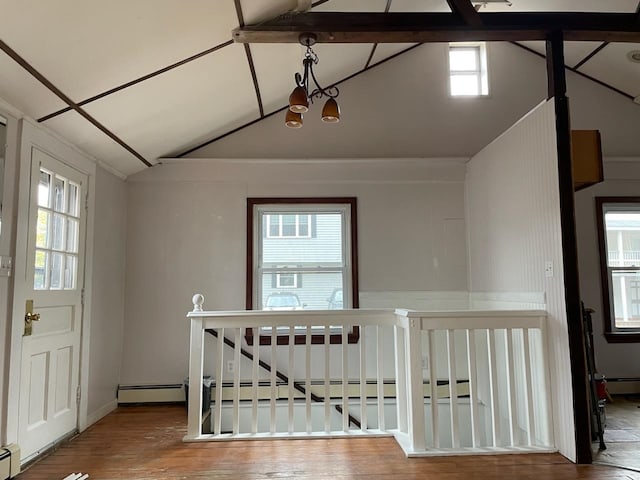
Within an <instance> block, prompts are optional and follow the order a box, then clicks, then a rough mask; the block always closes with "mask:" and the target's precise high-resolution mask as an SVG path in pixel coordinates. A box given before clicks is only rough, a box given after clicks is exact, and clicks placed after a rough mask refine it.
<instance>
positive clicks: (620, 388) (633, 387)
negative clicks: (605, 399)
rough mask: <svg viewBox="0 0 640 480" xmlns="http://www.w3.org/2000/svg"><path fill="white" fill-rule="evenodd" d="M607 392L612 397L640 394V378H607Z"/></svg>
mask: <svg viewBox="0 0 640 480" xmlns="http://www.w3.org/2000/svg"><path fill="white" fill-rule="evenodd" d="M606 380H607V391H608V392H609V393H610V394H611V395H625V394H633V393H640V378H638V379H626V378H621V379H616V378H607V379H606Z"/></svg>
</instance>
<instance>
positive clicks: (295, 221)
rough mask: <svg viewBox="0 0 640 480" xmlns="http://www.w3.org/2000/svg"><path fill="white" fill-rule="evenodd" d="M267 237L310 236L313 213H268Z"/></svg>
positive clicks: (266, 218)
mask: <svg viewBox="0 0 640 480" xmlns="http://www.w3.org/2000/svg"><path fill="white" fill-rule="evenodd" d="M264 217H265V223H266V225H267V229H266V235H267V238H286V237H289V238H309V237H310V236H311V215H308V214H306V215H296V214H286V213H285V214H267V215H265V216H264Z"/></svg>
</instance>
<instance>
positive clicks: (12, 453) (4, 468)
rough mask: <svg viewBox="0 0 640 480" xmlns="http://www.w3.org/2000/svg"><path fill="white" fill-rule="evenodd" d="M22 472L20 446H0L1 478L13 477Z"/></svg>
mask: <svg viewBox="0 0 640 480" xmlns="http://www.w3.org/2000/svg"><path fill="white" fill-rule="evenodd" d="M19 473H20V448H18V446H17V445H15V444H11V445H7V446H6V447H2V448H0V480H7V479H8V478H13V477H15V476H16V475H18V474H19Z"/></svg>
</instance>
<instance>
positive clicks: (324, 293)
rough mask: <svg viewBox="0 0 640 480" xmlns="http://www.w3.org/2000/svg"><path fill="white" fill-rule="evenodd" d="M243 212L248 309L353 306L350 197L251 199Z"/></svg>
mask: <svg viewBox="0 0 640 480" xmlns="http://www.w3.org/2000/svg"><path fill="white" fill-rule="evenodd" d="M247 213H248V215H250V221H249V222H248V225H250V230H251V231H250V232H248V236H247V241H248V242H249V245H250V247H249V251H250V252H251V255H252V258H251V259H248V265H247V288H248V289H249V291H248V294H247V308H248V309H253V310H269V311H287V310H336V309H343V308H357V292H356V287H357V277H356V276H357V269H356V268H354V264H355V263H356V262H355V258H356V252H355V199H354V198H339V199H335V198H329V199H323V198H317V199H307V198H305V199H295V198H292V199H260V198H252V199H248V212H247ZM249 262H250V264H249ZM336 330H339V329H336ZM287 333H288V332H287ZM333 333H341V332H338V331H336V332H333Z"/></svg>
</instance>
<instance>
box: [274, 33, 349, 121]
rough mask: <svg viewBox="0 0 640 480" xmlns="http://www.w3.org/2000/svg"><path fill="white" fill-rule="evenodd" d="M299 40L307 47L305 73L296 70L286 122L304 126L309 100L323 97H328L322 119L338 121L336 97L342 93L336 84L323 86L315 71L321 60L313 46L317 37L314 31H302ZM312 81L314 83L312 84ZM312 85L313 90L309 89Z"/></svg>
mask: <svg viewBox="0 0 640 480" xmlns="http://www.w3.org/2000/svg"><path fill="white" fill-rule="evenodd" d="M299 40H300V44H301V45H303V46H305V47H307V51H306V52H305V54H304V59H303V60H302V68H303V73H302V74H300V73H298V72H296V74H295V77H294V78H295V82H296V87H295V88H294V89H293V92H291V95H289V109H288V110H287V114H286V117H285V124H286V125H287V127H290V128H300V127H302V114H303V113H306V112H307V111H309V102H311V103H313V101H314V100H320V99H321V98H322V97H328V99H327V102H326V103H325V104H324V107H323V108H322V121H323V122H326V123H337V122H339V121H340V107H339V106H338V102H336V97H337V96H338V95H339V94H340V90H338V87H336V86H335V85H331V86H329V87H327V88H322V87H321V86H320V84H319V83H318V80H317V79H316V76H315V74H314V73H313V66H314V65H316V64H317V63H318V61H319V60H318V55H316V52H314V51H313V49H312V48H311V46H312V45H314V44H315V43H316V40H317V37H316V35H315V34H314V33H302V34H300V38H299ZM310 82H313V84H311V85H310ZM313 85H315V88H313ZM310 87H311V88H312V90H310V89H309V88H310Z"/></svg>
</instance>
